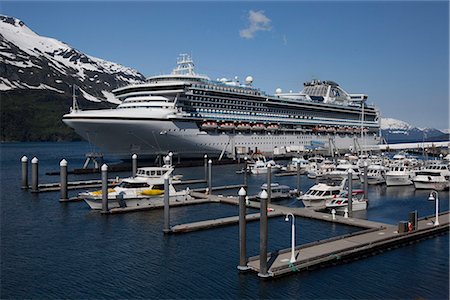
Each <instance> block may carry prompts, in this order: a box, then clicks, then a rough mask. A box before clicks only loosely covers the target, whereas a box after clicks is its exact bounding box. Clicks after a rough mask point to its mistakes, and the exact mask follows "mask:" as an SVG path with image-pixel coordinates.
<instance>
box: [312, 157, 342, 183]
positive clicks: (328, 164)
mask: <svg viewBox="0 0 450 300" xmlns="http://www.w3.org/2000/svg"><path fill="white" fill-rule="evenodd" d="M334 170H336V165H335V164H334V163H333V162H332V161H330V160H325V161H324V162H323V163H322V164H320V165H318V166H316V168H313V169H310V170H309V171H308V173H307V175H306V176H308V178H311V179H315V178H317V177H322V176H324V175H327V174H330V173H331V172H333V171H334Z"/></svg>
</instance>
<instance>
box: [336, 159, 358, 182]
mask: <svg viewBox="0 0 450 300" xmlns="http://www.w3.org/2000/svg"><path fill="white" fill-rule="evenodd" d="M350 169H351V170H352V171H353V173H352V179H353V180H355V179H358V178H359V168H358V166H357V165H353V164H348V163H347V164H339V165H337V167H336V170H334V171H332V172H330V175H332V176H340V177H342V178H348V170H350Z"/></svg>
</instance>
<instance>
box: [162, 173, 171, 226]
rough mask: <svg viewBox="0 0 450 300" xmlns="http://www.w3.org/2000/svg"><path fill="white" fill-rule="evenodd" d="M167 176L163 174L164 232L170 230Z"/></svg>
mask: <svg viewBox="0 0 450 300" xmlns="http://www.w3.org/2000/svg"><path fill="white" fill-rule="evenodd" d="M169 199H170V198H169V176H168V175H167V174H166V175H164V228H163V232H164V233H165V234H167V233H169V232H170V205H169Z"/></svg>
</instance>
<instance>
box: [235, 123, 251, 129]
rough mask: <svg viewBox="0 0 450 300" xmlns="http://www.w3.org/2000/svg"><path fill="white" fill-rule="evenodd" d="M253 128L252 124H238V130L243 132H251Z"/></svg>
mask: <svg viewBox="0 0 450 300" xmlns="http://www.w3.org/2000/svg"><path fill="white" fill-rule="evenodd" d="M251 128H252V126H251V125H250V124H247V123H243V124H238V125H237V126H236V130H241V131H245V130H250V129H251Z"/></svg>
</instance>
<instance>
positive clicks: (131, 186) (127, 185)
mask: <svg viewBox="0 0 450 300" xmlns="http://www.w3.org/2000/svg"><path fill="white" fill-rule="evenodd" d="M119 187H121V188H126V189H138V188H146V187H148V184H147V183H146V182H127V181H122V182H121V183H120V184H119Z"/></svg>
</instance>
